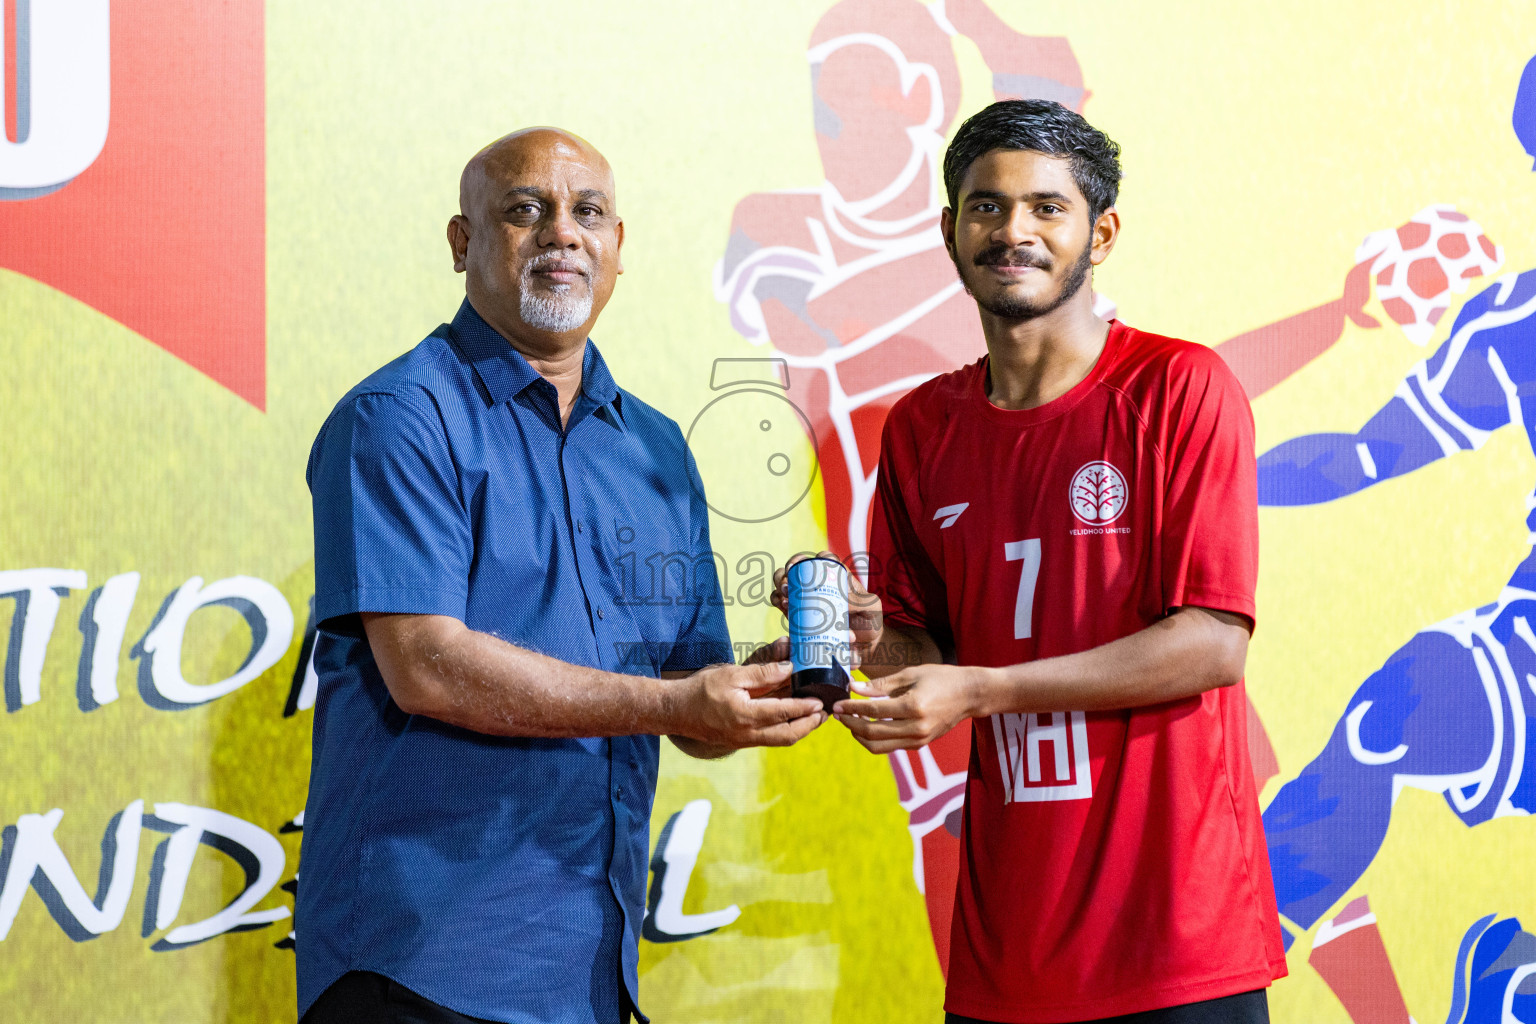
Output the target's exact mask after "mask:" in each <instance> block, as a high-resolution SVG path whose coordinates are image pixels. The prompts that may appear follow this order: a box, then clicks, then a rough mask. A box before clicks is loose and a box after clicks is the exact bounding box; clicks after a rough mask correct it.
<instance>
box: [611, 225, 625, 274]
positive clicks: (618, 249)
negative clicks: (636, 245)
mask: <svg viewBox="0 0 1536 1024" xmlns="http://www.w3.org/2000/svg"><path fill="white" fill-rule="evenodd" d="M613 230H614V232H615V233H616V234H617V235H618V236H619V241H618V244H617V245H615V246H614V247H613V254H614V255H615V256H617V257H618V258H619V273H621V274H622V273H624V221H623V219H622V218H620V220H619V222H618V223H617V224H615V225H614V228H613Z"/></svg>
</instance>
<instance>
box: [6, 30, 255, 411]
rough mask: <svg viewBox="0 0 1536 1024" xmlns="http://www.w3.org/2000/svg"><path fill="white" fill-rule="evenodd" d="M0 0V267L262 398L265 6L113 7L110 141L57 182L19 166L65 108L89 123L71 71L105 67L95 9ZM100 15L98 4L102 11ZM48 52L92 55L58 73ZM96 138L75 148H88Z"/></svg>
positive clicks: (46, 141) (69, 57)
mask: <svg viewBox="0 0 1536 1024" xmlns="http://www.w3.org/2000/svg"><path fill="white" fill-rule="evenodd" d="M0 4H3V13H4V20H5V26H4V29H3V31H0V45H3V47H4V49H5V52H6V61H5V69H6V74H5V87H4V92H5V94H6V97H5V98H6V108H7V110H6V113H7V117H6V125H5V138H4V139H0V149H3V148H4V147H7V146H9V147H10V151H9V152H8V153H0V172H6V171H8V170H9V171H13V173H14V176H15V179H16V180H9V181H8V180H0V267H4V268H6V269H9V270H14V271H17V272H19V273H22V274H25V275H27V276H28V277H31V278H34V279H36V280H38V281H41V282H43V283H44V284H47V285H50V286H52V287H54V288H57V289H59V290H60V291H62V292H65V293H67V294H69V295H71V296H74V297H75V298H77V299H79V300H80V301H82V302H84V303H87V304H88V305H90V306H92V307H94V308H95V309H97V310H100V311H101V312H102V313H105V314H106V315H107V316H109V317H111V318H112V319H114V320H117V321H119V322H121V323H122V324H124V325H125V326H127V327H129V328H131V329H132V330H134V331H136V332H138V333H139V334H141V335H143V336H144V337H145V338H147V339H148V340H150V341H152V342H154V343H155V344H156V345H159V346H160V347H161V348H163V349H165V350H166V351H167V352H170V353H171V354H172V355H174V356H176V357H177V358H179V359H182V360H184V361H185V362H187V363H188V364H190V365H191V366H193V367H195V368H196V369H198V370H200V371H202V372H203V373H205V374H207V375H208V376H209V377H212V378H213V379H214V380H215V381H217V382H218V383H220V384H222V385H223V386H224V387H226V388H228V389H229V390H231V391H233V392H234V393H235V394H237V395H239V396H240V397H241V398H244V399H245V400H246V401H248V402H250V403H251V404H253V405H255V406H256V407H257V408H259V409H265V408H266V168H265V156H266V97H265V64H264V62H265V46H264V40H263V37H264V18H263V14H264V10H263V3H262V0H134V2H132V3H117V4H112V5H111V13H110V27H109V31H110V55H111V59H110V118H109V120H108V122H107V130H106V142H105V145H104V146H103V147H102V148H101V150H100V153H99V155H97V156H96V158H95V159H94V161H91V162H90V163H89V165H88V166H86V167H84V169H83V170H79V171H78V173H77V175H76V176H74V177H73V178H72V179H71V180H68V181H67V183H65V184H63V185H62V186H61V187H57V188H56V189H55V190H53V191H49V188H50V187H52V186H53V184H54V183H52V182H49V183H47V185H45V187H36V185H35V183H34V182H32V181H30V180H26V179H25V174H24V172H22V171H15V170H14V169H15V168H17V167H19V166H20V165H21V164H22V163H24V162H25V161H26V158H28V157H36V156H37V154H38V152H40V151H42V150H45V149H46V148H47V147H48V146H49V145H53V144H54V143H57V142H58V141H59V138H58V137H59V134H60V129H59V124H58V122H59V121H60V119H61V118H64V119H67V118H69V117H71V116H74V115H75V113H76V111H86V112H87V113H84V114H81V115H80V116H81V118H82V120H85V121H89V119H90V118H89V110H90V108H91V106H92V101H91V99H90V97H89V96H88V95H87V92H88V90H87V89H86V88H85V87H84V86H81V85H80V80H81V79H84V80H90V79H92V78H93V74H92V67H93V66H94V67H95V69H96V71H95V76H94V77H100V68H99V65H100V55H99V52H98V51H96V50H93V49H92V38H91V37H90V35H89V31H88V30H87V29H85V28H82V27H81V25H82V23H83V22H85V21H87V20H88V19H86V18H79V17H77V18H75V19H74V21H73V22H72V23H70V24H64V23H62V22H60V21H59V20H58V19H57V18H55V17H54V12H53V11H50V10H49V9H48V6H47V4H46V0H0ZM80 6H81V7H82V8H87V7H91V6H92V5H91V4H90V3H86V4H84V5H80ZM106 9H107V4H106V2H104V0H103V2H101V3H100V6H99V11H100V17H101V18H102V19H103V20H104V19H105V18H106V17H107V15H106ZM78 13H79V12H77V14H78ZM50 61H58V62H61V63H62V64H66V65H67V64H69V63H70V62H90V61H94V62H95V64H94V65H91V64H89V63H85V64H78V65H77V66H71V67H69V68H68V69H67V73H65V72H63V71H61V69H60V68H59V67H56V66H50V64H49V62H50ZM82 70H83V72H84V73H83V74H81V73H80V72H81V71H82ZM50 90H51V91H50ZM105 99H106V97H105V96H100V97H98V98H97V103H98V105H99V103H100V102H101V101H105ZM19 105H24V106H26V107H27V108H28V109H26V110H18V109H17V108H18V106H19ZM80 130H81V131H82V132H87V133H88V131H89V128H82V129H80ZM19 134H20V135H24V136H30V137H22V138H18V135H19ZM28 146H32V147H33V151H32V152H30V153H29V152H28V151H27V147H28ZM59 148H60V150H61V151H65V150H69V148H70V144H69V143H68V142H67V141H66V142H64V143H61V144H60V145H59ZM90 148H91V147H90V143H89V142H85V143H80V144H77V145H75V146H74V149H73V152H74V153H79V152H81V151H82V150H84V151H86V157H85V158H81V159H86V158H88V156H89V153H88V150H89V149H90ZM60 159H61V160H62V161H63V163H62V164H61V165H62V166H67V163H68V160H67V156H66V157H61V158H60ZM31 163H32V164H33V165H36V164H37V163H38V161H37V160H36V159H33V160H32V161H31ZM37 173H38V174H43V175H45V176H46V169H45V170H43V171H38V172H37ZM71 173H73V172H71ZM3 176H4V174H3V173H0V177H3ZM39 180H40V179H39ZM29 185H30V186H32V187H30V188H29V187H27V186H29Z"/></svg>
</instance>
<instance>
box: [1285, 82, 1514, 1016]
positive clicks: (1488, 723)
mask: <svg viewBox="0 0 1536 1024" xmlns="http://www.w3.org/2000/svg"><path fill="white" fill-rule="evenodd" d="M1513 120H1514V128H1515V134H1516V135H1517V136H1518V137H1519V139H1520V141H1521V143H1522V144H1523V145H1524V147H1525V150H1526V152H1527V153H1528V154H1530V155H1532V156H1533V157H1536V58H1533V59H1532V60H1531V62H1530V63H1528V64H1527V65H1526V66H1525V71H1524V73H1523V75H1522V76H1521V79H1520V86H1519V90H1518V92H1517V95H1516V99H1515V108H1514V118H1513ZM1511 424H1513V425H1514V426H1516V427H1518V428H1520V429H1522V430H1524V431H1525V432H1526V435H1527V437H1528V438H1529V439H1530V440H1531V442H1532V446H1533V448H1536V270H1528V271H1525V272H1524V273H1519V274H1514V273H1512V274H1508V275H1506V276H1504V277H1501V278H1499V279H1497V280H1496V281H1495V282H1494V283H1493V284H1491V285H1490V286H1489V287H1488V288H1487V289H1485V290H1484V291H1482V292H1481V293H1479V294H1478V295H1476V296H1475V297H1473V298H1472V299H1471V300H1470V301H1469V302H1467V304H1466V305H1465V306H1464V307H1463V308H1462V310H1461V312H1460V314H1459V315H1458V316H1457V317H1456V321H1455V324H1454V326H1453V327H1452V330H1451V336H1450V339H1449V340H1448V341H1446V342H1445V344H1444V345H1442V346H1441V347H1440V349H1439V350H1438V351H1437V352H1435V353H1434V355H1433V356H1431V357H1430V358H1429V359H1428V360H1426V361H1424V362H1422V363H1420V364H1419V365H1418V366H1416V367H1415V368H1414V369H1413V370H1412V371H1411V372H1410V373H1409V375H1408V377H1407V378H1406V379H1405V380H1404V381H1403V382H1402V383H1401V384H1400V385H1399V386H1398V388H1397V391H1396V392H1395V393H1394V395H1393V397H1392V399H1391V400H1390V401H1388V402H1387V404H1386V405H1384V406H1383V407H1382V408H1381V409H1380V410H1379V411H1378V412H1377V413H1376V414H1375V415H1373V416H1372V417H1371V418H1370V420H1369V421H1368V422H1367V423H1366V424H1365V426H1363V427H1361V428H1360V430H1359V431H1358V432H1357V433H1354V434H1312V435H1308V436H1305V437H1297V438H1293V439H1291V440H1289V441H1286V442H1284V443H1283V444H1280V445H1277V446H1276V447H1275V448H1273V449H1271V450H1270V451H1268V452H1266V453H1265V454H1264V455H1263V456H1261V457H1260V459H1259V503H1260V504H1261V505H1271V506H1273V505H1312V504H1317V503H1320V502H1326V501H1333V500H1334V499H1336V498H1341V497H1344V496H1345V495H1348V494H1354V493H1355V492H1357V491H1360V490H1364V489H1365V488H1367V487H1370V486H1373V485H1376V484H1381V483H1383V482H1384V481H1387V480H1390V479H1392V478H1393V477H1398V476H1403V475H1404V474H1407V473H1411V472H1412V471H1414V470H1416V469H1418V468H1419V467H1421V466H1425V465H1428V464H1429V463H1431V462H1434V461H1435V460H1436V459H1440V458H1444V457H1446V456H1449V455H1454V454H1456V453H1457V452H1461V451H1474V450H1476V449H1478V448H1480V447H1481V446H1482V445H1483V444H1484V442H1486V441H1487V440H1488V438H1489V436H1490V435H1491V434H1492V432H1493V431H1495V430H1498V429H1499V428H1501V427H1504V426H1507V425H1511ZM1526 508H1527V511H1528V512H1529V513H1530V514H1529V517H1528V519H1527V524H1528V526H1529V527H1530V529H1531V530H1532V538H1533V541H1536V494H1533V495H1532V496H1531V497H1528V498H1527V499H1526ZM1533 716H1536V549H1533V551H1532V553H1531V554H1530V555H1528V556H1527V557H1526V559H1525V560H1524V561H1523V562H1521V563H1520V565H1519V566H1517V567H1516V569H1515V571H1514V575H1513V576H1511V577H1510V579H1509V582H1508V583H1507V584H1506V585H1505V587H1504V589H1503V591H1502V592H1501V593H1500V594H1499V595H1498V596H1497V598H1496V599H1495V600H1494V601H1493V602H1492V603H1490V604H1486V605H1484V606H1482V607H1481V608H1477V609H1475V610H1472V611H1468V612H1464V613H1462V614H1460V615H1457V616H1454V617H1453V618H1451V619H1448V620H1446V621H1445V622H1441V623H1438V624H1436V625H1433V626H1429V627H1427V628H1425V629H1424V630H1423V631H1422V632H1420V633H1418V634H1417V635H1415V636H1414V637H1413V639H1411V640H1409V641H1408V643H1407V644H1405V645H1404V646H1403V647H1402V648H1401V649H1399V650H1398V651H1397V652H1396V653H1395V654H1393V655H1392V656H1391V657H1390V658H1388V659H1387V662H1386V664H1384V665H1383V666H1382V667H1381V668H1380V669H1378V670H1377V671H1376V672H1375V673H1374V674H1373V675H1371V676H1370V678H1368V679H1367V680H1366V681H1365V682H1364V683H1363V684H1362V685H1361V686H1360V688H1359V689H1358V690H1356V691H1355V694H1354V696H1352V697H1351V698H1350V700H1349V703H1348V705H1347V706H1346V708H1345V711H1344V715H1343V717H1342V718H1341V719H1340V721H1339V723H1338V725H1337V726H1336V727H1335V728H1334V731H1333V734H1332V736H1331V737H1330V738H1329V740H1328V745H1327V746H1326V747H1325V748H1324V749H1323V751H1322V753H1321V754H1319V755H1318V756H1317V758H1316V759H1315V760H1314V761H1313V762H1312V763H1311V764H1309V765H1307V766H1306V768H1304V769H1303V770H1302V772H1301V774H1300V775H1298V776H1297V777H1296V778H1295V779H1294V780H1292V781H1291V782H1289V783H1287V784H1286V785H1285V786H1284V787H1283V788H1282V789H1281V790H1280V791H1279V793H1278V794H1276V796H1275V799H1274V801H1273V802H1272V803H1271V804H1270V805H1269V808H1268V809H1267V810H1266V811H1265V812H1264V829H1265V833H1266V835H1267V837H1268V841H1269V856H1270V862H1271V864H1272V866H1273V869H1274V877H1275V890H1276V895H1277V896H1278V897H1279V904H1280V912H1281V914H1282V915H1284V916H1285V917H1287V918H1289V919H1290V921H1292V922H1294V923H1295V924H1297V925H1299V926H1301V927H1302V928H1304V929H1309V928H1311V927H1312V925H1313V924H1314V923H1315V922H1316V921H1317V920H1318V919H1319V918H1320V917H1321V916H1322V915H1323V914H1325V913H1326V912H1327V911H1328V910H1329V908H1330V907H1332V906H1333V905H1334V904H1335V903H1336V902H1337V901H1338V899H1339V898H1340V897H1341V896H1343V895H1344V893H1345V892H1346V891H1347V890H1348V889H1349V888H1350V886H1351V885H1353V884H1354V883H1355V881H1356V880H1357V879H1359V878H1360V876H1361V874H1362V873H1364V871H1365V869H1366V868H1367V867H1368V866H1369V865H1370V863H1371V860H1372V859H1373V858H1374V857H1375V856H1376V852H1377V850H1378V849H1380V847H1381V844H1382V842H1383V840H1384V839H1385V838H1386V833H1387V826H1388V824H1389V823H1390V821H1391V818H1392V806H1393V803H1394V801H1395V799H1396V797H1397V795H1398V793H1399V792H1400V791H1401V790H1402V788H1403V787H1413V788H1415V789H1422V790H1428V791H1429V792H1435V793H1442V794H1444V796H1445V799H1446V802H1447V803H1449V804H1450V806H1451V809H1452V810H1453V811H1454V812H1455V813H1456V814H1457V816H1459V817H1460V818H1461V820H1462V821H1463V822H1465V823H1466V824H1467V825H1469V826H1471V825H1477V824H1479V823H1481V822H1484V821H1487V820H1489V819H1490V818H1495V817H1501V816H1507V815H1525V814H1529V813H1531V812H1532V811H1536V722H1533ZM1291 938H1292V936H1291V935H1290V934H1289V932H1287V936H1286V943H1287V945H1289V943H1290V941H1291ZM1533 984H1536V982H1533ZM1521 1019H1522V1020H1523V1019H1527V1018H1521Z"/></svg>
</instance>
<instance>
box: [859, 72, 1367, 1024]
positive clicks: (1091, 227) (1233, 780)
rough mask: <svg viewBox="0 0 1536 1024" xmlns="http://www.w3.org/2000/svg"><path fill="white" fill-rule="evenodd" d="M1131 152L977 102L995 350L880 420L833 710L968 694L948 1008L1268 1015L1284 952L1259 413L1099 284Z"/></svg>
mask: <svg viewBox="0 0 1536 1024" xmlns="http://www.w3.org/2000/svg"><path fill="white" fill-rule="evenodd" d="M1118 156H1119V148H1118V146H1116V145H1115V144H1114V143H1113V142H1111V141H1110V140H1109V139H1108V138H1107V137H1105V136H1104V135H1103V134H1102V133H1101V132H1099V131H1098V130H1097V129H1095V128H1093V127H1092V126H1091V125H1089V124H1088V123H1087V122H1086V121H1085V120H1084V119H1083V118H1082V117H1081V116H1080V115H1079V114H1077V113H1075V112H1073V111H1072V110H1070V109H1068V108H1067V107H1064V106H1062V105H1060V104H1058V103H1053V102H1050V101H1044V100H1023V101H1004V102H999V103H994V104H993V105H992V106H990V107H987V108H986V109H985V110H983V111H982V112H980V113H979V114H977V115H975V116H974V117H972V118H971V119H970V120H968V121H967V122H965V124H964V125H962V126H961V128H960V130H959V132H958V133H957V134H956V136H955V138H954V141H953V142H952V143H951V145H950V147H949V149H948V152H947V154H946V156H945V159H944V184H945V189H946V192H947V198H948V204H949V205H948V207H947V208H946V209H945V210H944V212H943V218H942V231H943V237H944V243H945V246H946V249H947V252H948V255H949V257H950V258H951V259H952V260H953V263H954V266H955V267H956V269H957V270H958V272H959V276H960V280H961V281H962V282H963V283H964V286H965V289H966V290H967V291H968V292H969V293H970V295H971V296H972V297H973V298H974V299H975V302H976V306H977V307H978V309H979V313H980V319H981V325H982V331H983V335H984V337H985V341H986V349H987V353H986V355H984V356H983V357H982V358H980V359H979V360H977V361H976V362H973V363H971V364H970V365H968V366H965V367H963V368H961V369H959V370H956V371H953V372H950V373H946V374H943V375H941V376H938V377H935V378H934V379H932V380H929V381H927V382H926V383H923V384H921V385H919V386H917V387H915V388H913V389H912V390H911V393H910V394H908V395H907V396H906V397H904V398H903V399H901V400H900V401H899V402H897V403H896V404H895V406H894V407H893V408H892V409H891V410H890V413H889V415H888V417H887V419H886V422H885V428H884V433H883V437H882V442H881V453H880V464H879V473H878V478H877V479H878V485H877V493H876V496H875V498H874V505H873V514H872V527H871V536H870V556H871V562H870V572H869V581H870V590H871V591H872V592H873V594H874V595H875V596H876V597H877V598H878V602H875V601H874V599H873V598H871V599H867V600H866V601H865V604H866V605H872V604H878V607H877V608H867V611H869V612H872V613H875V615H873V616H871V617H880V618H883V629H878V630H877V629H874V628H870V627H871V623H870V622H867V621H866V622H859V621H856V622H855V626H856V627H860V628H859V635H858V636H857V637H856V640H857V641H858V642H859V643H861V644H864V645H872V646H869V647H868V648H867V650H866V651H865V655H864V659H863V661H864V670H865V672H866V673H867V674H869V675H870V676H871V677H872V682H870V683H867V684H865V683H859V684H856V685H857V688H858V692H859V693H860V694H861V695H863V696H865V697H873V698H877V699H875V700H859V699H850V700H845V701H840V702H839V703H838V704H837V705H836V707H835V708H834V711H835V712H836V714H837V716H838V718H839V720H840V721H841V722H842V723H843V724H844V725H845V726H846V727H847V728H848V729H849V730H850V731H851V732H852V733H853V734H854V736H855V737H856V738H857V740H858V741H859V742H860V743H861V744H863V745H864V746H865V747H866V748H867V749H869V750H870V751H872V752H874V753H877V754H888V753H892V752H895V751H910V750H919V751H921V750H922V748H924V747H925V746H926V745H927V744H929V743H932V742H933V741H934V740H935V739H937V738H938V737H940V736H943V735H945V734H946V733H948V732H950V730H951V729H954V728H955V727H956V726H957V725H960V724H961V723H964V722H966V721H968V720H974V726H975V727H974V728H973V729H972V730H970V732H971V737H972V740H971V752H970V762H969V770H968V773H967V779H966V782H965V794H964V804H963V808H962V811H961V819H960V822H959V830H960V856H959V863H958V880H957V885H956V889H955V902H954V918H953V922H952V926H951V934H950V944H949V965H948V967H949V969H948V984H947V995H946V1001H945V1007H946V1010H947V1011H948V1013H949V1018H948V1019H949V1020H950V1021H951V1022H964V1021H996V1022H1019V1024H1024V1022H1061V1021H1088V1020H1099V1019H1101V1018H1117V1017H1119V1016H1120V1015H1127V1014H1140V1013H1143V1012H1146V1011H1152V1010H1160V1011H1162V1012H1161V1013H1160V1014H1159V1015H1158V1016H1157V1018H1156V1019H1157V1020H1158V1021H1160V1022H1165V1024H1178V1022H1187V1021H1196V1020H1199V1021H1224V1022H1225V1021H1233V1022H1249V1021H1267V1019H1268V1010H1267V1006H1266V999H1265V991H1264V990H1265V989H1266V988H1267V986H1268V985H1269V984H1270V982H1271V981H1272V980H1273V979H1274V978H1277V977H1281V976H1283V975H1284V974H1285V972H1286V967H1285V955H1284V952H1283V949H1282V945H1281V934H1280V927H1279V921H1278V917H1277V914H1276V909H1275V897H1274V891H1273V886H1272V883H1271V880H1270V869H1269V863H1268V859H1267V853H1266V849H1265V842H1264V831H1263V824H1262V822H1261V820H1260V816H1259V806H1258V796H1257V792H1256V787H1255V782H1254V775H1253V770H1252V767H1251V765H1250V763H1249V754H1248V742H1247V729H1248V717H1247V704H1246V698H1245V695H1244V690H1243V682H1242V676H1243V666H1244V661H1245V658H1246V654H1247V646H1248V636H1249V632H1250V630H1251V629H1252V626H1253V618H1254V599H1253V593H1254V585H1255V579H1256V575H1257V567H1258V505H1257V491H1256V483H1255V467H1254V433H1253V417H1252V414H1251V413H1250V411H1249V408H1248V401H1247V398H1246V396H1245V395H1244V392H1243V388H1242V385H1241V383H1240V382H1239V380H1238V378H1237V377H1236V376H1235V375H1234V373H1233V372H1232V371H1231V370H1230V369H1229V368H1228V366H1227V365H1226V363H1225V362H1224V361H1223V360H1222V358H1221V357H1220V356H1219V355H1217V354H1216V353H1215V352H1214V351H1212V349H1210V348H1207V347H1205V346H1202V345H1197V344H1193V343H1190V342H1185V341H1179V340H1176V339H1173V338H1166V337H1161V336H1158V335H1154V334H1148V333H1145V332H1142V331H1138V330H1136V329H1134V328H1131V327H1129V326H1127V325H1125V324H1123V323H1121V322H1119V321H1118V320H1116V321H1111V322H1108V323H1106V322H1105V321H1104V320H1102V319H1100V318H1099V317H1097V316H1095V315H1094V312H1093V301H1092V293H1091V291H1090V289H1089V279H1090V276H1091V272H1092V268H1093V267H1094V266H1096V265H1098V264H1100V263H1102V262H1103V261H1104V260H1105V259H1107V258H1108V257H1109V254H1110V252H1111V250H1112V249H1113V247H1114V244H1115V240H1116V237H1117V235H1118V232H1119V229H1120V219H1119V214H1118V213H1117V212H1116V210H1115V208H1114V203H1115V199H1116V195H1117V192H1118V186H1119V180H1120V166H1119V159H1118ZM1341 316H1342V314H1341ZM929 881H930V885H931V884H932V882H933V879H932V877H931V876H930V879H929Z"/></svg>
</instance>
